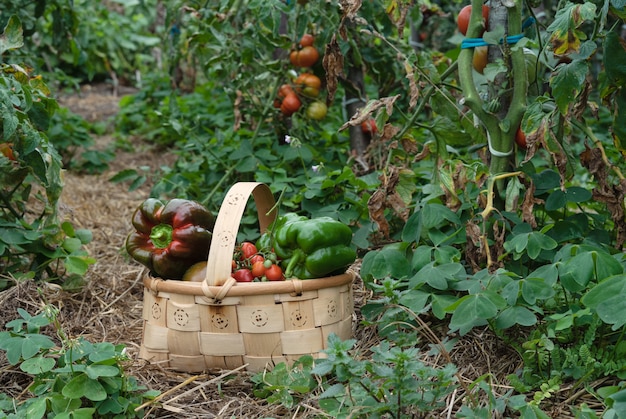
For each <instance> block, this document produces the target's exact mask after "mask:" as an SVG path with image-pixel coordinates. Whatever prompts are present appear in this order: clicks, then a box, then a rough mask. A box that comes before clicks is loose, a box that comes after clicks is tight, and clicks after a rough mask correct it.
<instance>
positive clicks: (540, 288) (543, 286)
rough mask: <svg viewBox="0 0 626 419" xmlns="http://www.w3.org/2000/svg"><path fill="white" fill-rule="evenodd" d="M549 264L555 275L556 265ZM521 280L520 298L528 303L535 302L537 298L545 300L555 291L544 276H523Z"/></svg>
mask: <svg viewBox="0 0 626 419" xmlns="http://www.w3.org/2000/svg"><path fill="white" fill-rule="evenodd" d="M549 266H551V267H552V268H553V269H554V271H555V276H556V267H555V266H554V265H549ZM521 282H522V298H523V299H524V301H526V302H527V303H528V304H535V303H536V302H537V300H547V299H548V298H550V297H552V296H553V295H554V294H555V293H556V291H555V290H554V288H552V285H550V283H548V282H547V281H546V280H545V279H544V278H525V279H522V280H521Z"/></svg>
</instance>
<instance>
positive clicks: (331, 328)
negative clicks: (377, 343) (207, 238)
mask: <svg viewBox="0 0 626 419" xmlns="http://www.w3.org/2000/svg"><path fill="white" fill-rule="evenodd" d="M250 196H253V197H254V201H255V204H256V208H257V213H258V218H259V226H260V229H261V232H263V231H265V230H266V229H267V226H268V225H269V224H270V223H271V222H272V221H273V220H274V219H275V217H276V212H275V210H272V208H273V207H274V203H275V202H274V197H273V195H272V193H271V191H270V189H269V188H268V187H267V185H265V184H262V183H255V182H241V183H236V184H235V185H233V186H232V187H231V189H230V190H229V191H228V193H227V194H226V197H225V198H224V201H223V203H222V206H221V208H220V211H219V213H218V215H217V219H216V223H215V229H214V232H213V240H212V244H211V248H210V251H209V257H208V261H207V274H206V278H205V280H204V281H203V282H186V281H173V280H163V279H161V278H155V277H152V276H150V275H146V276H145V277H144V278H143V283H144V300H143V335H142V342H141V348H140V352H139V357H140V358H142V359H145V360H148V361H149V362H152V363H159V364H160V365H163V366H164V367H166V368H171V369H174V370H177V371H184V372H200V371H204V370H207V369H213V368H223V369H233V368H237V367H241V366H243V365H246V369H247V370H248V371H252V372H258V371H262V370H263V369H265V368H270V369H271V367H272V366H273V365H275V364H277V363H279V362H287V363H292V362H293V361H295V360H297V359H298V358H299V357H301V356H302V355H307V354H308V355H313V357H314V358H317V357H320V356H323V354H322V353H321V352H320V351H322V350H323V349H325V348H326V343H327V340H328V336H329V335H330V334H331V333H334V334H336V335H337V336H339V337H340V338H341V339H348V338H350V337H351V335H352V317H353V312H354V310H353V300H352V282H353V279H354V274H353V273H352V272H351V271H348V272H347V273H345V274H342V275H337V276H332V277H328V278H318V279H307V280H299V279H288V280H286V281H274V282H251V283H241V282H236V281H235V280H234V279H233V278H232V277H231V263H232V258H233V252H234V249H235V244H236V238H237V232H238V229H239V223H240V222H241V217H242V215H243V212H244V210H245V208H246V205H247V203H248V199H249V197H250ZM270 211H271V212H270Z"/></svg>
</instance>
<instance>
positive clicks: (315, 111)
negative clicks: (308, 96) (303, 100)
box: [306, 100, 328, 121]
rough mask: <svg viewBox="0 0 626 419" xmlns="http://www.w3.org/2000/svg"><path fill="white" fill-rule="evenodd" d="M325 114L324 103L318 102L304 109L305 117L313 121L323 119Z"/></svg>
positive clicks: (326, 110) (326, 109)
mask: <svg viewBox="0 0 626 419" xmlns="http://www.w3.org/2000/svg"><path fill="white" fill-rule="evenodd" d="M327 113H328V108H327V107H326V104H325V103H324V102H320V101H319V100H316V101H315V102H313V103H311V104H310V105H309V107H308V108H307V109H306V115H307V116H308V117H309V118H311V119H315V120H316V121H319V120H321V119H324V118H325V117H326V114H327Z"/></svg>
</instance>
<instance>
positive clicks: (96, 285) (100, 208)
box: [0, 85, 601, 418]
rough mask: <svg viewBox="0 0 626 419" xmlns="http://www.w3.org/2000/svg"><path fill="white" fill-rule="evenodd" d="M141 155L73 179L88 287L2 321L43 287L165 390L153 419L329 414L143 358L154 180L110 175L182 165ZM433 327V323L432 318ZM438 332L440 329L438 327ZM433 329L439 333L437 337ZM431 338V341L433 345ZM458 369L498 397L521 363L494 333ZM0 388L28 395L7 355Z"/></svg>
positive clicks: (6, 304) (68, 197)
mask: <svg viewBox="0 0 626 419" xmlns="http://www.w3.org/2000/svg"><path fill="white" fill-rule="evenodd" d="M118 100H119V97H116V96H114V95H113V94H112V93H111V89H110V88H109V86H107V85H99V86H89V87H88V88H87V89H83V91H82V92H81V93H80V94H77V95H72V96H69V97H65V98H61V99H60V103H61V104H62V105H64V106H67V107H69V108H70V109H71V110H72V111H74V112H76V113H79V114H81V115H82V116H83V117H85V118H86V119H88V120H90V121H96V120H106V119H108V118H110V117H111V116H113V115H114V114H115V112H116V110H117V103H118ZM112 141H113V137H112V136H111V135H104V136H101V137H99V138H97V144H98V145H99V146H102V147H105V146H106V145H107V144H110V143H111V142H112ZM134 147H135V150H134V151H132V152H126V151H118V152H117V156H116V159H115V161H113V162H112V163H111V165H110V168H109V170H108V171H106V172H105V173H102V174H99V175H86V174H76V173H73V172H66V173H65V178H64V179H65V187H64V193H63V198H62V207H61V210H62V213H63V214H64V216H65V217H66V218H68V219H70V220H71V221H72V222H73V224H74V226H75V227H78V228H85V229H89V230H91V231H92V233H93V242H92V243H91V244H89V246H88V250H89V252H90V253H91V255H92V256H93V257H94V258H95V259H96V260H97V262H96V264H95V265H94V266H92V267H91V269H90V270H89V272H88V274H87V277H86V282H87V284H86V286H85V287H84V288H83V289H82V290H80V291H79V292H77V293H68V292H65V291H62V290H60V289H59V288H58V287H55V286H52V285H49V284H39V285H35V284H33V283H32V282H25V283H22V284H20V285H18V286H16V287H13V288H11V289H9V290H7V291H4V292H2V293H0V322H1V324H2V325H4V324H5V323H6V322H7V321H9V320H11V319H13V318H15V317H16V316H17V314H16V309H17V308H18V307H22V308H24V309H26V310H27V311H29V312H30V313H35V312H37V311H38V310H39V309H40V308H41V306H42V304H43V299H42V298H41V297H40V295H39V294H38V292H37V288H38V287H39V288H41V291H42V295H43V296H44V297H45V299H46V300H47V301H48V302H49V303H52V304H54V305H56V306H57V307H59V308H60V313H61V314H60V315H61V323H62V325H63V327H64V329H65V332H66V333H67V334H68V335H69V336H72V337H76V336H84V337H85V338H87V339H89V340H91V341H93V342H101V341H108V342H111V343H123V344H125V345H126V346H127V353H128V355H129V357H130V361H129V362H128V364H127V370H126V372H127V374H129V375H133V376H135V377H137V378H138V379H139V380H140V382H142V383H143V384H145V385H146V386H147V387H149V388H151V389H156V390H159V391H161V393H162V395H161V397H160V398H159V400H158V402H157V403H153V404H151V405H149V406H147V407H146V413H147V414H150V415H151V416H153V417H163V418H165V417H176V418H180V417H203V418H211V417H238V418H259V417H275V418H282V417H314V416H316V417H325V416H327V415H326V414H325V413H324V412H322V411H321V410H319V408H318V407H317V405H316V402H315V394H312V395H310V396H305V397H304V398H303V400H302V401H301V402H300V403H299V405H298V406H297V407H294V408H293V409H291V410H287V409H285V408H283V407H282V406H279V405H268V404H267V403H266V402H265V401H264V400H259V399H256V398H255V397H254V396H253V395H252V390H253V386H252V383H251V381H250V374H249V373H246V372H242V371H234V372H232V373H229V372H228V371H209V372H207V373H206V374H199V375H197V376H193V375H191V374H185V373H179V372H176V371H168V370H165V369H163V368H161V367H159V366H157V365H150V364H148V363H146V362H145V361H143V360H140V359H138V358H137V355H138V352H139V345H140V343H141V328H142V320H141V313H142V299H143V286H142V281H141V278H142V276H143V274H144V269H143V268H142V267H141V266H140V265H139V264H137V263H135V262H133V261H131V260H130V259H129V258H128V257H127V255H126V254H125V252H124V251H123V244H124V240H125V238H126V235H127V234H128V233H129V231H130V229H131V228H132V227H131V223H130V219H131V214H132V212H133V211H134V209H135V208H136V207H137V206H138V205H139V204H140V203H141V202H142V201H143V200H144V199H146V198H147V197H148V195H149V190H150V189H149V188H150V184H144V185H143V186H142V187H141V188H139V189H137V190H135V191H128V186H127V185H125V184H116V183H112V182H110V181H109V179H110V178H111V177H112V176H113V175H114V174H116V173H118V172H119V171H120V170H123V169H128V168H138V167H141V166H148V167H150V168H152V169H155V170H156V169H157V168H158V167H160V166H162V165H166V164H168V163H171V162H173V161H174V158H175V157H174V156H173V155H171V154H168V153H167V152H163V151H159V150H155V149H153V148H151V147H150V146H149V145H146V144H144V143H141V142H137V143H136V144H134ZM354 297H355V298H354V299H355V304H356V310H355V317H354V318H355V322H354V325H355V327H354V336H355V338H356V339H357V340H358V344H357V348H359V349H363V350H362V351H359V356H367V350H366V348H368V347H370V346H372V345H375V344H377V343H378V342H377V337H376V333H375V329H374V328H373V327H365V326H362V325H361V324H360V323H359V320H360V318H359V307H360V306H361V305H362V304H363V303H364V302H365V301H367V299H368V298H369V297H370V292H369V291H368V290H366V289H365V288H364V287H363V286H362V283H361V281H360V280H357V281H356V283H355V284H354ZM424 320H425V321H427V320H428V319H424ZM431 326H432V325H431ZM432 327H433V329H432V330H431V329H430V328H429V327H428V326H427V327H426V329H427V330H426V329H425V330H424V333H422V334H421V335H422V336H423V342H422V343H423V344H424V345H425V346H426V345H427V344H429V343H435V342H433V340H436V339H437V338H439V339H441V338H443V337H444V336H445V331H444V330H442V329H438V328H435V327H434V326H432ZM433 330H434V336H433V335H431V334H430V333H426V332H430V331H433ZM429 336H432V337H431V338H430V340H429ZM450 356H451V359H452V361H453V362H454V363H455V365H457V367H458V369H459V377H460V379H461V380H463V381H464V382H465V383H466V384H467V385H469V384H470V383H471V382H472V381H473V380H475V379H476V378H478V377H480V376H482V375H484V374H487V373H489V374H491V376H492V379H491V382H492V385H493V388H494V391H495V392H497V393H499V394H504V393H506V392H507V391H508V390H509V388H508V387H507V385H506V381H505V377H506V375H507V374H509V373H511V372H514V371H515V370H516V369H517V368H520V367H521V360H520V359H519V357H518V356H517V354H516V353H515V352H514V351H513V350H511V349H510V348H508V347H507V346H506V345H504V344H503V343H502V342H501V341H500V340H498V339H496V338H494V337H493V336H492V335H491V334H490V333H489V332H488V331H487V329H485V330H483V331H482V332H481V331H480V330H478V331H476V332H472V333H470V334H469V335H468V336H465V337H463V338H462V342H461V343H459V344H457V345H456V346H455V349H454V350H453V351H452V352H451V353H450ZM424 361H425V362H429V363H433V364H438V365H442V364H444V363H445V362H446V360H445V359H444V357H442V356H437V357H428V356H426V355H425V356H424ZM0 367H1V368H2V374H0V388H2V389H3V391H4V392H6V393H7V394H10V395H11V396H12V397H14V398H15V399H18V400H20V399H23V398H24V397H27V390H26V388H27V386H28V385H29V384H30V382H29V378H28V376H26V375H24V374H23V373H21V372H20V371H19V369H17V368H15V367H11V366H9V365H8V364H7V363H6V360H5V359H0ZM587 395H588V393H587V392H586V391H584V390H583V391H582V392H575V391H571V388H563V389H562V390H561V392H560V393H559V395H558V397H557V398H555V399H554V401H555V403H554V405H553V406H552V407H551V408H550V407H548V408H546V407H544V410H546V411H550V409H551V414H552V417H563V418H565V417H571V414H570V411H569V409H568V408H567V406H568V405H571V404H580V402H581V401H582V400H581V398H583V397H584V398H585V399H587ZM463 396H464V392H463V391H462V390H461V388H460V389H459V391H458V392H455V393H453V394H452V395H451V396H450V397H449V398H448V400H446V407H445V408H443V409H442V411H441V412H440V415H439V417H455V412H456V409H457V408H458V406H459V403H460V401H461V400H462V398H463ZM584 401H585V402H586V403H587V404H588V405H589V406H590V407H598V408H601V407H600V406H597V403H595V400H594V399H592V398H589V400H584Z"/></svg>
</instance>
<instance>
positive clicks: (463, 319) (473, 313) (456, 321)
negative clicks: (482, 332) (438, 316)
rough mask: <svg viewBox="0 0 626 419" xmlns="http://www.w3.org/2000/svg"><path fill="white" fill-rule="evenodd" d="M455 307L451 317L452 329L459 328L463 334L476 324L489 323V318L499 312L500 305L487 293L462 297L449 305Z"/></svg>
mask: <svg viewBox="0 0 626 419" xmlns="http://www.w3.org/2000/svg"><path fill="white" fill-rule="evenodd" d="M451 308H453V310H454V311H453V313H452V318H451V319H450V330H451V331H455V330H458V331H459V334H461V336H463V335H465V334H467V332H469V331H470V330H471V329H472V328H473V327H475V326H483V325H485V324H487V320H488V319H491V318H493V317H495V316H496V315H497V314H498V307H497V306H496V304H494V302H493V301H492V299H491V298H489V297H487V296H486V294H471V295H466V296H464V297H462V298H461V299H460V300H459V301H457V302H456V303H455V304H453V306H452V307H449V308H448V310H450V309H451Z"/></svg>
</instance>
